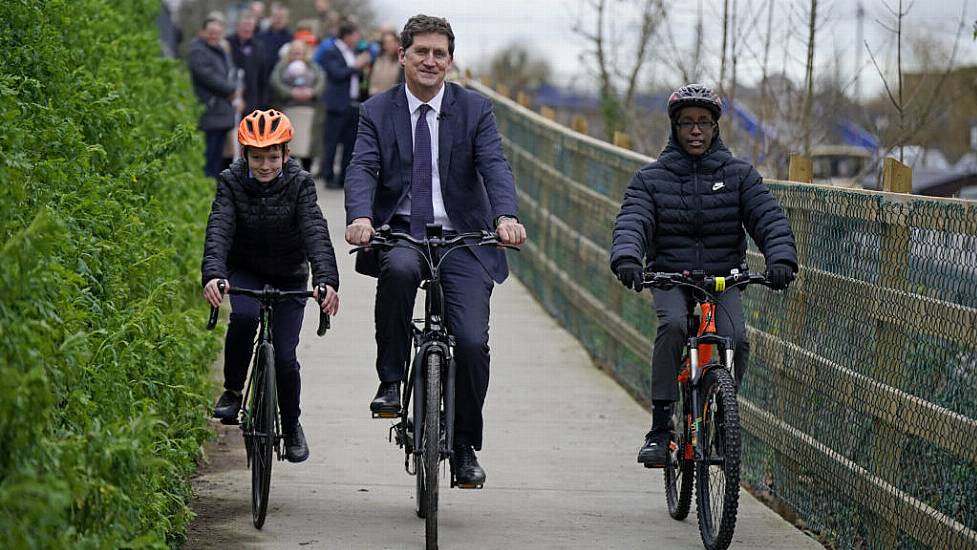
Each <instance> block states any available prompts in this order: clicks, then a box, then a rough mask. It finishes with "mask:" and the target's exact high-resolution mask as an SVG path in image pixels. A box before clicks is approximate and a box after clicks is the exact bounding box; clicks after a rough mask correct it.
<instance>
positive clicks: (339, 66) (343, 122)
mask: <svg viewBox="0 0 977 550" xmlns="http://www.w3.org/2000/svg"><path fill="white" fill-rule="evenodd" d="M359 41H360V31H359V29H358V28H357V27H356V25H355V24H354V23H351V22H348V21H347V22H344V23H342V24H341V25H340V26H339V33H338V34H337V36H336V40H334V41H333V42H332V44H331V45H329V46H325V47H324V48H325V49H324V50H323V52H322V56H321V58H320V62H321V64H322V66H323V69H324V70H325V72H326V79H327V83H326V93H325V94H323V99H324V100H325V102H326V124H325V139H324V148H325V150H324V152H323V157H322V168H321V174H322V177H323V179H325V180H326V182H325V184H326V187H335V188H339V187H342V186H343V182H344V181H346V167H347V166H349V162H350V159H351V158H352V156H353V143H354V141H355V140H356V125H357V120H358V116H357V115H358V112H359V102H358V101H357V98H358V97H359V95H360V70H362V69H363V67H365V66H366V65H367V64H369V62H370V54H369V53H367V52H363V53H361V54H359V55H356V53H355V49H356V44H357V43H358V42H359ZM340 144H342V146H343V159H342V164H341V165H340V166H341V167H340V169H339V177H336V176H335V173H334V172H333V162H334V161H335V159H336V147H337V146H338V145H340Z"/></svg>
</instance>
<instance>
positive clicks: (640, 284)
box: [614, 260, 645, 292]
mask: <svg viewBox="0 0 977 550" xmlns="http://www.w3.org/2000/svg"><path fill="white" fill-rule="evenodd" d="M614 274H615V275H617V279H618V280H619V281H621V284H622V285H624V286H626V287H628V288H631V289H634V291H635V292H641V289H642V288H644V281H645V270H644V268H643V267H641V264H639V263H638V262H636V261H634V260H622V261H620V262H618V263H617V265H615V266H614Z"/></svg>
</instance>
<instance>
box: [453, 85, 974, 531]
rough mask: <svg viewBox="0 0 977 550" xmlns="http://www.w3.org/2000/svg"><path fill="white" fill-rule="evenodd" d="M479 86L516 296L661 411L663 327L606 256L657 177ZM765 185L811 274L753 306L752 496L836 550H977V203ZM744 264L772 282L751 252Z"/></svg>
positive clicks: (640, 160)
mask: <svg viewBox="0 0 977 550" xmlns="http://www.w3.org/2000/svg"><path fill="white" fill-rule="evenodd" d="M472 86H473V87H475V88H476V89H478V90H479V91H481V92H483V93H485V94H486V95H488V96H490V97H491V98H492V99H493V100H494V102H495V113H496V117H497V118H498V122H499V129H500V131H501V133H502V135H503V139H504V142H505V147H506V154H507V157H508V159H509V162H510V163H511V164H512V167H513V171H514V172H515V175H516V181H517V187H518V189H519V198H520V218H521V219H522V221H523V222H524V223H525V225H526V227H527V230H528V232H529V235H530V241H529V243H528V244H527V245H526V246H525V248H524V249H523V252H521V253H520V254H516V255H511V256H510V257H511V259H512V262H513V264H514V270H515V271H516V273H517V274H518V276H519V279H520V280H521V281H522V282H523V283H524V284H525V285H526V286H528V287H529V288H530V289H531V290H532V291H533V292H534V293H535V295H536V297H537V298H538V299H539V300H540V302H542V303H543V305H544V306H545V307H546V308H547V309H548V310H549V311H550V312H551V313H552V314H553V315H554V316H556V317H557V318H558V319H559V320H560V321H561V322H562V323H563V324H564V325H565V326H566V327H568V328H569V330H571V331H572V332H573V333H574V334H575V335H576V336H577V338H579V339H580V340H581V342H582V343H583V344H584V346H585V347H586V348H587V349H588V350H589V351H590V353H591V354H592V355H593V357H594V358H595V360H596V361H597V362H598V363H599V364H600V365H601V366H603V367H604V368H607V369H609V370H610V371H611V372H613V374H614V375H615V376H616V377H617V379H618V380H619V381H620V382H621V383H622V384H623V385H624V386H625V387H627V388H628V389H629V390H631V391H632V392H633V393H634V394H635V395H636V396H638V397H639V398H641V399H645V400H647V396H648V395H649V394H650V376H651V369H650V367H649V358H650V354H651V339H652V336H653V335H654V332H655V325H656V320H655V315H654V310H653V308H652V304H651V300H650V295H649V293H641V294H640V295H636V294H635V293H633V292H630V291H627V290H626V289H624V288H623V287H622V286H621V285H620V284H619V283H618V282H617V280H616V279H615V278H614V276H613V274H612V273H611V272H610V270H609V268H608V250H609V245H610V237H611V228H612V225H613V221H614V216H615V215H616V213H617V210H618V207H619V204H620V200H621V199H622V197H623V196H624V188H625V187H626V185H627V183H628V181H629V180H630V177H631V175H632V174H633V172H634V171H635V170H636V169H637V168H638V167H639V166H641V165H643V164H645V163H647V162H650V161H651V159H649V158H647V157H642V156H639V155H635V154H633V153H630V152H628V151H624V150H621V149H618V148H615V147H612V146H610V145H608V144H606V143H603V142H599V141H597V140H593V139H591V138H588V137H586V136H581V135H580V134H576V133H574V132H571V131H568V130H567V129H565V128H563V127H561V126H559V125H557V124H554V123H552V122H551V121H549V120H546V119H544V118H542V117H540V116H538V115H535V114H533V113H531V112H530V111H528V110H526V109H523V108H522V107H519V106H518V105H516V104H515V103H513V102H511V101H509V100H506V99H504V98H501V97H500V96H498V95H496V94H494V93H492V92H491V90H488V89H486V88H485V87H482V86H479V85H477V84H472ZM767 183H768V185H769V186H770V188H771V189H772V191H773V192H774V194H775V195H776V196H777V197H778V199H779V200H780V201H781V203H782V204H783V205H784V208H785V210H786V212H787V216H788V218H789V219H790V222H791V226H792V228H793V230H794V234H795V236H796V239H797V246H798V254H799V258H800V263H801V271H800V274H799V277H798V279H797V281H796V282H795V283H794V285H792V286H791V288H790V290H789V291H788V292H785V293H777V292H772V291H769V290H767V289H764V288H753V287H751V288H750V289H748V290H747V291H745V295H744V296H745V299H744V305H745V308H746V318H747V324H748V331H749V336H750V342H751V345H752V349H753V353H752V354H751V366H750V371H749V376H748V378H747V381H746V383H745V384H744V386H743V388H742V391H741V392H740V414H741V417H742V421H743V427H744V430H745V432H746V433H745V445H744V457H743V458H744V461H743V463H744V472H743V474H744V475H743V477H744V480H745V483H747V484H748V485H749V486H750V488H751V489H752V490H753V491H754V493H755V494H759V495H761V496H767V497H770V501H771V502H772V503H774V504H775V505H776V506H777V508H778V509H779V511H781V512H782V513H784V514H785V515H787V516H789V517H791V518H792V519H794V520H795V523H796V524H798V525H799V526H803V527H805V528H806V529H809V530H811V531H812V532H814V533H815V534H816V535H817V536H818V537H819V539H820V540H821V541H823V542H824V543H826V544H827V545H829V546H832V547H838V548H977V203H967V202H963V201H954V200H939V199H929V198H921V197H914V196H901V195H892V194H884V193H874V192H857V191H851V190H837V189H832V188H826V187H821V186H813V185H797V184H790V183H784V182H769V181H768V182H767ZM748 260H749V262H750V267H751V269H754V270H762V269H764V264H763V258H762V256H761V255H760V254H759V253H758V252H757V250H756V248H755V246H753V245H752V243H751V250H750V252H749V258H748ZM643 428H644V427H643V426H635V430H641V429H643ZM740 529H749V524H748V523H744V524H742V525H741V526H740Z"/></svg>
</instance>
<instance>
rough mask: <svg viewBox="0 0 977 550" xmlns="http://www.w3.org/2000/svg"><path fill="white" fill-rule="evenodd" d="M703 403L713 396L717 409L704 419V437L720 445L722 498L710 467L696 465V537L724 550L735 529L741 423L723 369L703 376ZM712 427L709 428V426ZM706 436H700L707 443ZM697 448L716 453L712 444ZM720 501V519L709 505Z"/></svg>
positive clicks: (713, 549) (732, 387)
mask: <svg viewBox="0 0 977 550" xmlns="http://www.w3.org/2000/svg"><path fill="white" fill-rule="evenodd" d="M700 387H701V389H702V395H703V397H704V400H703V403H704V406H705V407H707V409H706V411H705V412H706V413H709V412H710V411H709V407H708V405H707V404H706V403H707V401H706V400H705V399H708V398H709V396H711V395H712V394H715V396H716V401H717V407H716V409H715V411H714V415H711V414H704V415H703V419H702V422H703V427H702V431H703V434H708V433H709V432H710V431H712V432H713V433H714V434H715V437H716V438H717V439H716V440H715V441H720V442H721V445H722V451H723V452H722V455H723V459H724V460H723V467H722V473H723V476H724V480H725V486H724V487H723V491H722V494H721V495H717V494H713V493H712V480H711V479H710V476H709V465H708V464H705V463H697V464H696V476H695V477H696V509H697V510H698V515H699V533H700V534H701V535H702V543H703V545H704V546H705V547H706V549H707V550H725V549H726V548H727V547H729V543H730V542H731V541H732V539H733V530H734V529H735V528H736V511H737V508H738V506H739V489H740V444H741V441H740V423H739V407H738V405H737V402H736V386H735V383H734V382H733V377H732V376H731V375H730V374H729V371H728V370H726V369H725V368H719V367H717V368H713V369H711V370H710V371H709V373H708V374H707V375H706V377H705V379H704V380H703V383H702V385H701V386H700ZM710 424H711V425H710ZM707 437H708V435H703V438H702V439H706V438H707ZM699 444H700V445H708V447H704V448H708V449H715V448H716V444H715V442H714V441H700V442H699ZM716 498H718V499H720V500H721V501H722V512H721V514H720V517H718V518H717V517H714V514H713V510H712V507H711V506H712V502H713V500H714V499H716Z"/></svg>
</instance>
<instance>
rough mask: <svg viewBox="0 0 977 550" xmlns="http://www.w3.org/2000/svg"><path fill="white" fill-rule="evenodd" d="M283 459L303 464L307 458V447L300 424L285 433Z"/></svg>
mask: <svg viewBox="0 0 977 550" xmlns="http://www.w3.org/2000/svg"><path fill="white" fill-rule="evenodd" d="M285 458H286V459H288V461H289V462H304V461H305V460H306V459H307V458H309V445H308V443H306V441H305V432H303V431H302V425H301V424H295V428H293V429H292V430H290V431H289V432H286V433H285Z"/></svg>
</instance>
